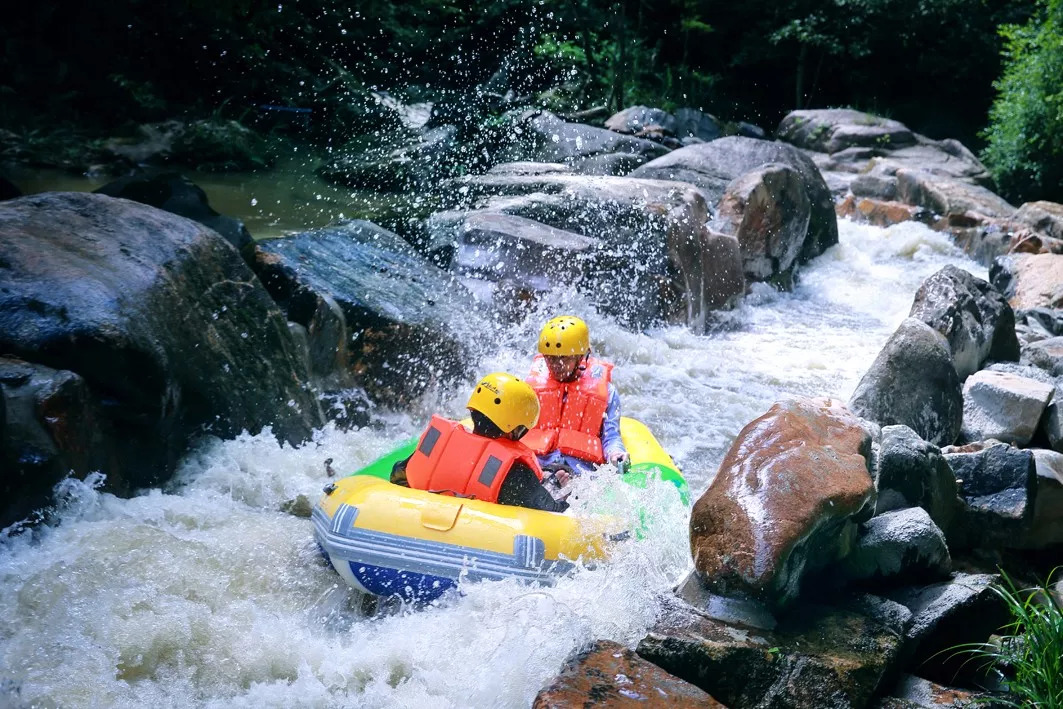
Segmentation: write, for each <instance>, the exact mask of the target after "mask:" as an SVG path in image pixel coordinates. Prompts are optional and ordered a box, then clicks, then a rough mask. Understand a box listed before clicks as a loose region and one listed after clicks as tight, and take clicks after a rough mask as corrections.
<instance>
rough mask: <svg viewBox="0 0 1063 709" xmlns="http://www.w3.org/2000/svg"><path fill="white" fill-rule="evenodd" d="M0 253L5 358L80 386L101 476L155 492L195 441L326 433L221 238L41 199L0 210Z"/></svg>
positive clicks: (280, 334) (165, 218) (277, 318)
mask: <svg viewBox="0 0 1063 709" xmlns="http://www.w3.org/2000/svg"><path fill="white" fill-rule="evenodd" d="M0 254H2V256H0V352H7V353H10V354H11V355H14V356H16V357H19V358H21V359H24V360H26V361H28V362H33V363H36V364H41V365H44V366H47V367H50V368H52V369H56V370H67V371H70V372H73V373H75V374H77V375H79V376H80V377H82V378H83V379H84V381H85V384H86V386H87V388H88V390H89V392H91V395H92V398H93V400H94V401H95V402H96V403H97V405H98V406H99V409H100V412H101V417H102V418H103V419H104V421H105V426H106V428H108V429H109V430H110V432H111V435H113V436H114V443H115V444H116V450H117V455H118V458H119V460H118V462H117V463H116V464H115V465H114V466H113V467H112V468H110V469H109V470H108V471H107V473H108V475H109V476H113V477H114V478H115V479H122V480H125V481H126V482H127V483H128V485H129V486H131V487H137V486H146V485H151V484H157V483H158V482H160V481H162V480H164V479H165V478H166V477H167V475H168V474H169V473H170V472H172V471H173V469H174V466H175V465H176V462H177V460H178V459H179V458H180V456H181V455H182V454H183V453H184V452H185V449H186V446H187V443H188V441H189V439H190V438H191V437H192V436H194V435H197V434H199V433H201V432H202V431H203V430H204V429H205V430H207V431H210V432H212V433H214V434H216V435H219V436H222V437H229V436H234V435H236V434H239V433H240V432H241V431H244V430H248V431H251V432H252V433H257V432H259V431H260V430H261V429H262V428H263V427H265V426H271V427H272V430H273V433H274V434H275V435H277V436H278V437H279V438H281V439H283V440H287V441H289V442H292V443H298V442H301V441H303V440H305V439H306V438H308V437H309V435H310V433H311V430H312V429H313V428H315V427H317V426H320V425H321V424H322V423H323V419H322V415H321V411H320V408H319V406H318V403H317V401H316V399H315V398H314V397H313V396H312V395H311V393H310V392H309V391H308V390H307V387H306V383H307V378H308V375H307V372H306V369H305V365H304V363H303V360H302V359H301V356H300V353H299V352H298V350H297V348H296V346H295V343H294V341H293V340H292V337H291V334H290V333H289V331H288V327H287V323H286V320H285V318H284V316H283V315H282V314H281V312H280V311H279V310H277V308H276V306H275V305H274V304H273V302H272V300H270V298H269V295H268V294H267V293H266V291H265V289H263V288H262V285H261V283H259V281H258V279H256V278H255V277H254V274H252V273H251V271H250V270H249V269H248V268H247V266H246V265H245V264H244V262H243V261H242V260H241V258H240V256H239V255H238V254H237V252H236V250H235V249H233V248H232V246H230V245H229V244H228V243H227V242H226V241H225V240H224V239H222V238H221V237H220V236H218V234H217V232H214V231H212V230H210V229H207V228H205V227H203V226H202V225H200V224H198V223H196V222H193V221H191V220H189V219H185V218H183V217H178V216H175V215H173V214H170V213H168V212H164V211H161V210H158V209H155V208H153V207H148V206H145V205H142V204H138V203H135V202H130V201H128V200H120V199H114V198H111V197H106V196H104V195H94V194H81V193H61V192H57V193H43V194H39V195H32V196H28V197H21V198H19V199H16V200H10V201H8V202H4V203H0ZM119 442H120V443H121V445H117V444H118V443H119Z"/></svg>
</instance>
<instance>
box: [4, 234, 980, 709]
mask: <svg viewBox="0 0 1063 709" xmlns="http://www.w3.org/2000/svg"><path fill="white" fill-rule="evenodd" d="M840 231H841V243H840V244H839V245H838V246H836V247H833V248H832V249H830V250H829V251H827V253H825V254H824V255H823V256H821V257H819V258H817V259H816V260H815V261H813V262H812V263H811V264H809V265H808V266H807V267H806V268H805V269H804V270H803V271H802V276H801V282H800V285H799V287H798V288H797V289H796V290H795V291H794V292H793V293H788V294H782V293H777V292H775V291H773V290H771V289H768V288H766V287H758V288H755V289H754V292H753V293H752V294H751V295H750V296H749V297H747V298H746V300H745V302H744V303H743V305H742V306H741V307H740V308H738V309H737V310H735V311H733V312H729V313H724V314H721V315H719V317H718V318H717V320H716V322H714V324H713V327H712V329H711V331H710V332H709V334H706V335H696V334H693V333H691V332H690V331H689V330H687V329H685V328H682V327H669V328H662V329H657V330H652V331H650V332H647V333H644V334H637V333H632V332H627V331H624V330H622V329H620V328H619V327H617V326H616V325H615V324H613V323H611V322H610V321H609V320H607V319H604V318H602V317H599V316H596V315H595V314H593V313H588V312H586V310H585V308H584V304H583V303H582V302H580V301H579V300H572V299H568V298H567V297H566V296H563V295H561V294H555V295H554V296H552V297H551V298H549V299H547V301H546V302H544V303H543V304H542V305H541V306H540V308H539V311H538V312H537V313H535V314H533V315H532V317H531V318H529V320H528V321H526V322H525V323H523V324H520V325H516V326H514V327H513V328H511V329H507V330H505V331H498V332H495V333H494V334H493V335H489V336H488V338H487V339H488V340H490V343H489V346H488V347H487V351H486V353H485V354H484V356H483V358H482V360H481V361H480V363H479V364H480V366H479V369H478V371H481V372H486V371H490V370H493V369H506V370H510V371H514V372H518V373H519V372H521V371H523V370H524V369H525V368H526V367H527V365H528V362H529V361H530V357H531V353H532V350H533V345H534V341H535V334H536V332H537V330H538V327H539V325H540V324H541V322H542V321H543V320H545V318H546V317H548V316H550V315H553V314H556V313H557V312H559V311H561V310H566V311H574V312H576V313H577V314H581V315H584V316H586V317H587V319H588V321H589V323H590V325H591V331H592V341H593V346H594V348H595V350H596V352H597V353H599V354H600V355H601V356H603V357H605V358H607V359H610V360H612V361H614V362H615V363H616V364H617V368H616V370H615V380H616V384H617V386H618V388H619V390H620V393H621V397H622V405H623V409H624V413H625V414H628V415H632V416H635V417H637V418H639V419H641V420H642V421H644V422H645V423H647V424H648V425H649V426H650V427H651V428H652V429H653V430H654V432H655V433H656V434H657V436H658V438H659V439H660V441H661V442H662V444H663V445H664V446H665V447H666V448H667V449H668V450H669V451H670V452H671V453H672V455H673V457H674V458H675V459H676V461H677V463H678V464H679V466H680V468H681V469H682V470H683V471H684V473H685V474H686V476H687V478H688V480H689V481H690V484H691V488H692V492H693V493H694V495H695V498H696V496H697V494H700V492H701V491H703V490H704V489H705V487H707V485H708V484H709V482H710V480H711V476H712V475H713V474H714V473H715V470H716V467H717V466H718V465H719V462H720V460H721V459H722V457H723V455H724V453H725V452H726V450H727V448H728V446H729V445H730V444H731V442H732V441H733V439H734V437H735V435H736V434H737V433H738V431H739V430H741V428H742V427H743V426H744V425H745V424H746V423H748V422H749V421H750V420H752V419H753V418H755V417H757V416H759V415H760V414H762V413H764V411H765V410H767V408H768V407H769V406H770V405H771V404H772V403H773V402H774V401H776V400H778V399H780V398H782V397H784V396H786V395H801V396H833V397H838V398H841V399H846V398H848V396H849V394H850V393H851V392H852V390H853V388H854V387H855V385H856V383H857V381H858V380H859V379H860V377H861V376H862V375H863V373H864V372H865V371H866V369H867V367H868V366H869V365H870V363H871V361H872V360H873V359H874V357H875V355H876V354H877V353H878V351H879V350H880V349H881V347H882V345H883V344H884V342H885V341H886V339H887V338H888V337H889V335H890V333H891V332H892V331H893V329H894V328H895V327H896V326H897V325H898V324H899V323H900V322H901V320H903V319H904V317H905V316H906V315H907V313H908V310H909V308H910V307H911V302H912V296H913V295H914V293H915V291H916V289H917V288H918V286H919V284H920V283H921V282H922V280H923V279H924V278H926V277H927V276H929V275H930V274H932V273H934V272H935V271H937V270H938V269H940V268H941V267H942V266H944V265H946V264H953V265H956V266H959V267H961V268H964V269H966V270H968V271H971V272H972V273H974V274H975V275H977V276H979V277H981V278H985V277H986V273H985V269H984V268H982V267H980V266H979V265H977V264H975V263H974V262H972V261H970V260H968V259H967V258H966V257H964V256H963V255H962V253H960V252H959V251H958V250H957V249H956V248H955V247H954V246H952V244H951V243H950V242H949V240H948V239H947V237H945V236H942V235H941V234H937V233H935V232H932V231H930V230H929V229H927V228H926V227H924V226H922V225H919V224H914V223H907V224H902V225H899V226H895V227H892V228H889V229H879V228H875V227H869V226H861V225H856V224H852V223H850V222H847V221H842V222H840ZM464 388H465V385H462V386H461V387H455V388H454V390H453V391H448V392H443V393H442V395H436V396H435V397H433V398H432V399H431V400H429V401H425V402H424V404H423V408H424V409H426V410H427V409H429V408H432V407H441V408H442V409H443V413H446V414H449V415H457V414H459V413H460V411H461V406H462V404H463V403H464V399H463V397H464V395H465V392H464V391H463V389H464ZM423 413H427V411H424V412H421V411H419V412H416V413H414V414H405V415H400V414H395V413H392V412H386V411H379V412H376V413H375V416H374V422H373V425H372V426H370V427H366V428H364V429H361V430H357V431H351V432H338V431H335V430H333V429H331V428H326V429H324V430H322V431H319V432H318V434H317V436H316V437H315V440H314V442H313V443H311V444H308V445H305V446H303V447H301V448H299V449H293V448H290V447H285V446H281V445H278V444H277V443H276V441H275V440H274V439H273V438H272V437H271V436H270V435H269V434H268V433H263V434H260V435H258V436H247V435H245V436H242V437H240V438H238V439H236V440H231V441H218V440H206V441H203V442H202V443H201V445H199V446H198V447H197V448H196V449H195V450H194V451H193V452H192V453H191V454H190V455H189V456H188V457H187V458H186V460H185V461H184V462H183V464H182V467H181V470H180V472H179V474H178V475H177V477H176V479H175V480H174V481H173V483H171V484H170V485H169V486H167V487H166V488H165V489H162V490H157V489H156V490H150V491H146V492H144V493H143V494H141V495H140V496H138V497H135V498H132V499H119V498H116V497H113V496H112V495H109V494H104V493H100V492H99V491H98V489H97V488H98V485H97V484H96V483H98V480H96V479H95V478H92V479H90V480H88V481H86V482H84V483H82V482H77V481H67V482H66V483H65V484H64V485H63V486H62V489H61V490H60V491H59V495H58V497H59V499H60V506H59V509H58V510H57V512H56V515H55V517H54V521H53V522H52V523H51V524H50V525H49V526H47V527H44V528H42V529H40V530H38V531H37V532H35V533H34V534H22V535H17V536H4V538H2V539H0V707H8V706H11V707H23V706H25V707H29V706H41V707H98V706H99V707H103V706H107V707H112V706H113V707H143V706H152V707H186V706H203V707H293V706H300V707H303V706H305V707H338V706H361V707H466V706H491V707H526V706H528V705H529V704H530V702H531V700H532V699H533V698H534V696H535V694H536V693H537V692H538V690H539V689H540V687H541V686H542V685H543V684H544V683H546V682H548V681H549V680H550V679H551V678H552V677H553V676H554V675H555V674H556V673H557V671H558V670H559V669H560V667H561V666H562V664H563V662H564V660H565V658H566V657H567V656H568V655H569V654H570V653H572V652H573V651H574V650H576V649H578V648H580V647H581V646H584V645H586V644H587V643H589V642H590V641H592V640H595V639H599V638H608V639H612V640H616V641H618V642H621V643H625V644H628V645H633V644H634V643H637V642H638V640H639V639H640V638H641V637H642V636H643V635H644V634H645V632H646V630H647V629H648V628H649V627H650V626H651V625H652V624H653V622H654V620H655V617H656V612H657V608H658V606H657V600H656V599H657V597H658V595H659V594H661V593H664V592H667V591H668V590H669V589H670V588H671V586H672V585H673V584H674V583H675V582H676V581H677V580H678V579H679V578H680V577H681V576H682V574H683V573H684V572H685V571H686V570H687V568H688V567H689V565H690V555H689V550H688V547H687V530H686V524H687V515H688V510H687V508H685V507H684V506H683V505H682V504H681V503H680V502H679V501H678V498H677V496H676V495H675V493H674V490H673V489H671V488H670V487H669V486H665V487H651V488H650V489H649V490H647V491H642V492H638V491H634V490H625V491H624V493H623V496H622V497H621V499H620V500H618V501H614V503H613V505H614V507H615V509H613V510H611V511H612V512H614V513H615V514H620V515H624V514H634V512H633V509H634V507H635V506H636V505H641V506H644V507H647V508H648V509H649V510H650V512H651V517H652V518H653V520H654V521H653V523H652V524H653V534H652V535H651V537H650V538H649V539H647V540H644V541H639V542H630V543H627V544H625V545H621V546H620V547H618V548H617V549H616V551H615V554H614V556H613V558H612V559H611V560H610V561H609V562H608V563H606V564H603V565H602V566H600V567H599V568H596V569H594V570H586V569H584V570H580V571H578V572H577V573H575V574H573V575H572V576H570V577H567V578H564V579H561V580H560V582H559V583H558V584H557V585H556V586H555V587H551V588H528V587H521V586H519V585H517V584H516V583H513V582H498V583H480V584H467V585H465V586H464V587H463V588H462V591H463V593H462V595H460V596H454V597H451V598H447V599H445V600H444V601H443V602H442V603H439V604H437V605H435V606H433V607H429V608H425V609H420V610H411V609H406V610H403V611H401V612H398V613H393V614H390V615H384V616H380V617H365V616H363V614H362V612H361V611H360V608H359V603H358V599H357V598H356V597H355V595H354V594H353V593H351V592H350V591H349V590H348V589H347V588H346V586H344V585H343V584H342V583H341V582H340V581H339V578H338V577H337V576H336V574H335V573H334V572H333V571H332V570H331V569H329V568H327V567H326V566H325V564H324V563H323V562H322V561H321V558H320V556H319V554H318V552H317V550H316V548H315V546H314V544H313V541H312V538H311V527H310V522H309V520H307V519H303V518H298V517H293V516H291V515H289V514H286V513H285V512H282V511H281V506H282V505H283V504H284V503H285V502H286V501H288V500H291V499H293V498H295V497H297V496H298V495H306V496H307V497H309V498H310V499H311V500H314V499H316V498H317V496H318V495H319V494H320V490H321V487H322V486H323V485H324V484H325V483H326V482H327V480H328V478H327V477H326V473H325V465H324V461H325V459H327V458H331V459H332V467H333V468H334V469H335V470H337V471H343V472H349V471H353V470H355V469H357V468H359V467H361V466H363V465H365V464H366V463H368V462H370V461H371V460H373V459H374V458H375V457H377V456H379V455H381V454H383V453H385V452H387V451H388V450H390V449H391V448H393V447H394V445H395V444H396V442H398V441H400V440H403V439H405V438H408V437H409V436H412V435H415V434H416V433H418V432H419V431H420V428H421V426H422V425H423V416H422V414H423ZM104 472H106V471H104ZM608 484H609V480H608V478H607V477H604V476H603V477H600V478H599V479H597V480H586V481H581V482H580V487H579V489H578V494H579V495H580V496H581V500H582V501H583V502H581V503H580V504H589V501H591V500H594V499H597V498H598V497H599V494H600V492H601V489H602V488H603V487H604V486H606V485H608Z"/></svg>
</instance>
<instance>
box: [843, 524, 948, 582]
mask: <svg viewBox="0 0 1063 709" xmlns="http://www.w3.org/2000/svg"><path fill="white" fill-rule="evenodd" d="M840 567H841V570H842V573H843V574H844V575H845V577H846V578H847V579H850V580H852V581H896V580H898V579H902V578H909V579H913V578H914V579H919V578H923V579H933V578H941V577H943V576H948V574H949V571H950V570H951V567H952V558H951V557H950V556H949V548H948V545H947V544H946V542H945V535H944V534H943V533H942V531H941V530H940V529H939V528H938V526H937V525H936V524H934V521H933V520H932V519H930V515H929V514H927V512H926V510H924V509H923V508H921V507H910V508H908V509H905V510H894V511H892V512H886V513H885V514H881V515H878V516H877V517H873V518H871V519H870V520H868V521H867V522H865V523H864V524H862V525H860V533H859V536H858V537H857V540H856V544H855V545H854V546H853V549H852V551H851V552H850V553H849V554H848V556H846V557H845V559H844V560H843V561H842V563H841V564H840Z"/></svg>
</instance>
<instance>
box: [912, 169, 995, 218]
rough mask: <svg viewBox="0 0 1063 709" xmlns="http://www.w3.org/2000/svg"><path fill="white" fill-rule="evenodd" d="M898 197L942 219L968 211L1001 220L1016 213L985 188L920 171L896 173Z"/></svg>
mask: <svg viewBox="0 0 1063 709" xmlns="http://www.w3.org/2000/svg"><path fill="white" fill-rule="evenodd" d="M897 194H898V195H899V196H900V198H901V200H902V201H904V202H907V203H908V204H914V205H916V206H919V207H925V208H927V209H929V210H931V211H932V212H934V213H935V214H940V215H943V216H949V215H951V214H963V213H965V212H968V211H971V212H975V213H977V214H984V215H986V216H989V217H1004V218H1006V217H1011V216H1013V215H1014V214H1015V207H1013V206H1011V205H1010V204H1008V203H1007V202H1005V201H1004V199H1003V198H1001V197H999V196H997V195H996V194H994V193H993V192H991V191H990V190H988V189H987V188H985V187H981V186H979V185H975V184H971V183H970V182H966V181H963V180H959V179H955V178H952V177H943V176H941V175H934V174H931V173H928V172H923V171H921V170H912V169H900V170H897Z"/></svg>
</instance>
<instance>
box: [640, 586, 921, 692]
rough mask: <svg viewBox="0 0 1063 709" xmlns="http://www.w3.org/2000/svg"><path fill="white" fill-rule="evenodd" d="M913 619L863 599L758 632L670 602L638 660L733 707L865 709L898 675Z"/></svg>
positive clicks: (814, 609) (810, 611)
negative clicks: (886, 682)
mask: <svg viewBox="0 0 1063 709" xmlns="http://www.w3.org/2000/svg"><path fill="white" fill-rule="evenodd" d="M890 609H893V610H890ZM908 617H909V614H908V613H907V612H906V611H905V610H904V609H902V608H898V607H897V605H896V604H893V603H890V602H889V601H879V602H877V603H876V602H869V601H867V600H866V597H864V599H857V600H856V601H855V602H853V603H848V604H844V605H843V606H842V607H834V608H832V607H827V606H822V605H805V606H801V607H799V608H797V609H795V610H794V611H793V612H792V613H789V614H788V615H787V616H786V617H785V618H783V619H782V620H781V621H780V623H779V626H778V627H777V628H775V629H774V630H759V629H756V628H751V627H749V626H745V625H739V624H728V623H725V622H722V621H720V620H716V619H713V618H710V617H708V616H706V615H704V614H702V613H699V612H698V611H697V610H695V609H694V608H692V607H690V606H688V605H687V604H685V603H683V602H681V601H679V600H678V599H666V600H665V603H664V611H663V613H662V614H661V616H660V619H659V620H658V622H657V624H656V625H655V626H654V627H653V628H652V629H651V630H650V632H649V633H648V634H647V635H646V637H645V638H643V639H642V641H641V642H640V643H639V645H638V648H637V652H638V654H639V655H641V656H642V657H644V658H645V659H647V660H649V661H650V662H653V663H654V664H655V665H657V666H659V667H662V668H663V669H665V670H666V671H668V672H670V673H672V674H673V675H676V676H677V677H680V678H682V679H684V680H686V681H688V682H690V683H692V684H695V685H697V686H699V687H701V688H702V689H703V690H705V691H707V692H709V693H710V694H711V695H712V696H714V697H716V698H717V699H718V700H719V701H721V702H723V703H724V704H726V705H727V706H731V707H753V706H758V707H780V708H781V707H794V708H795V709H796V708H798V707H863V706H866V705H867V703H868V701H870V699H871V697H872V695H873V694H874V693H875V690H876V689H877V688H878V686H879V683H880V682H881V681H882V678H883V677H885V676H888V674H889V673H890V672H891V671H893V670H894V669H896V667H897V660H898V657H899V651H900V638H901V637H902V636H903V633H904V629H905V623H906V621H907V618H908Z"/></svg>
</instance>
